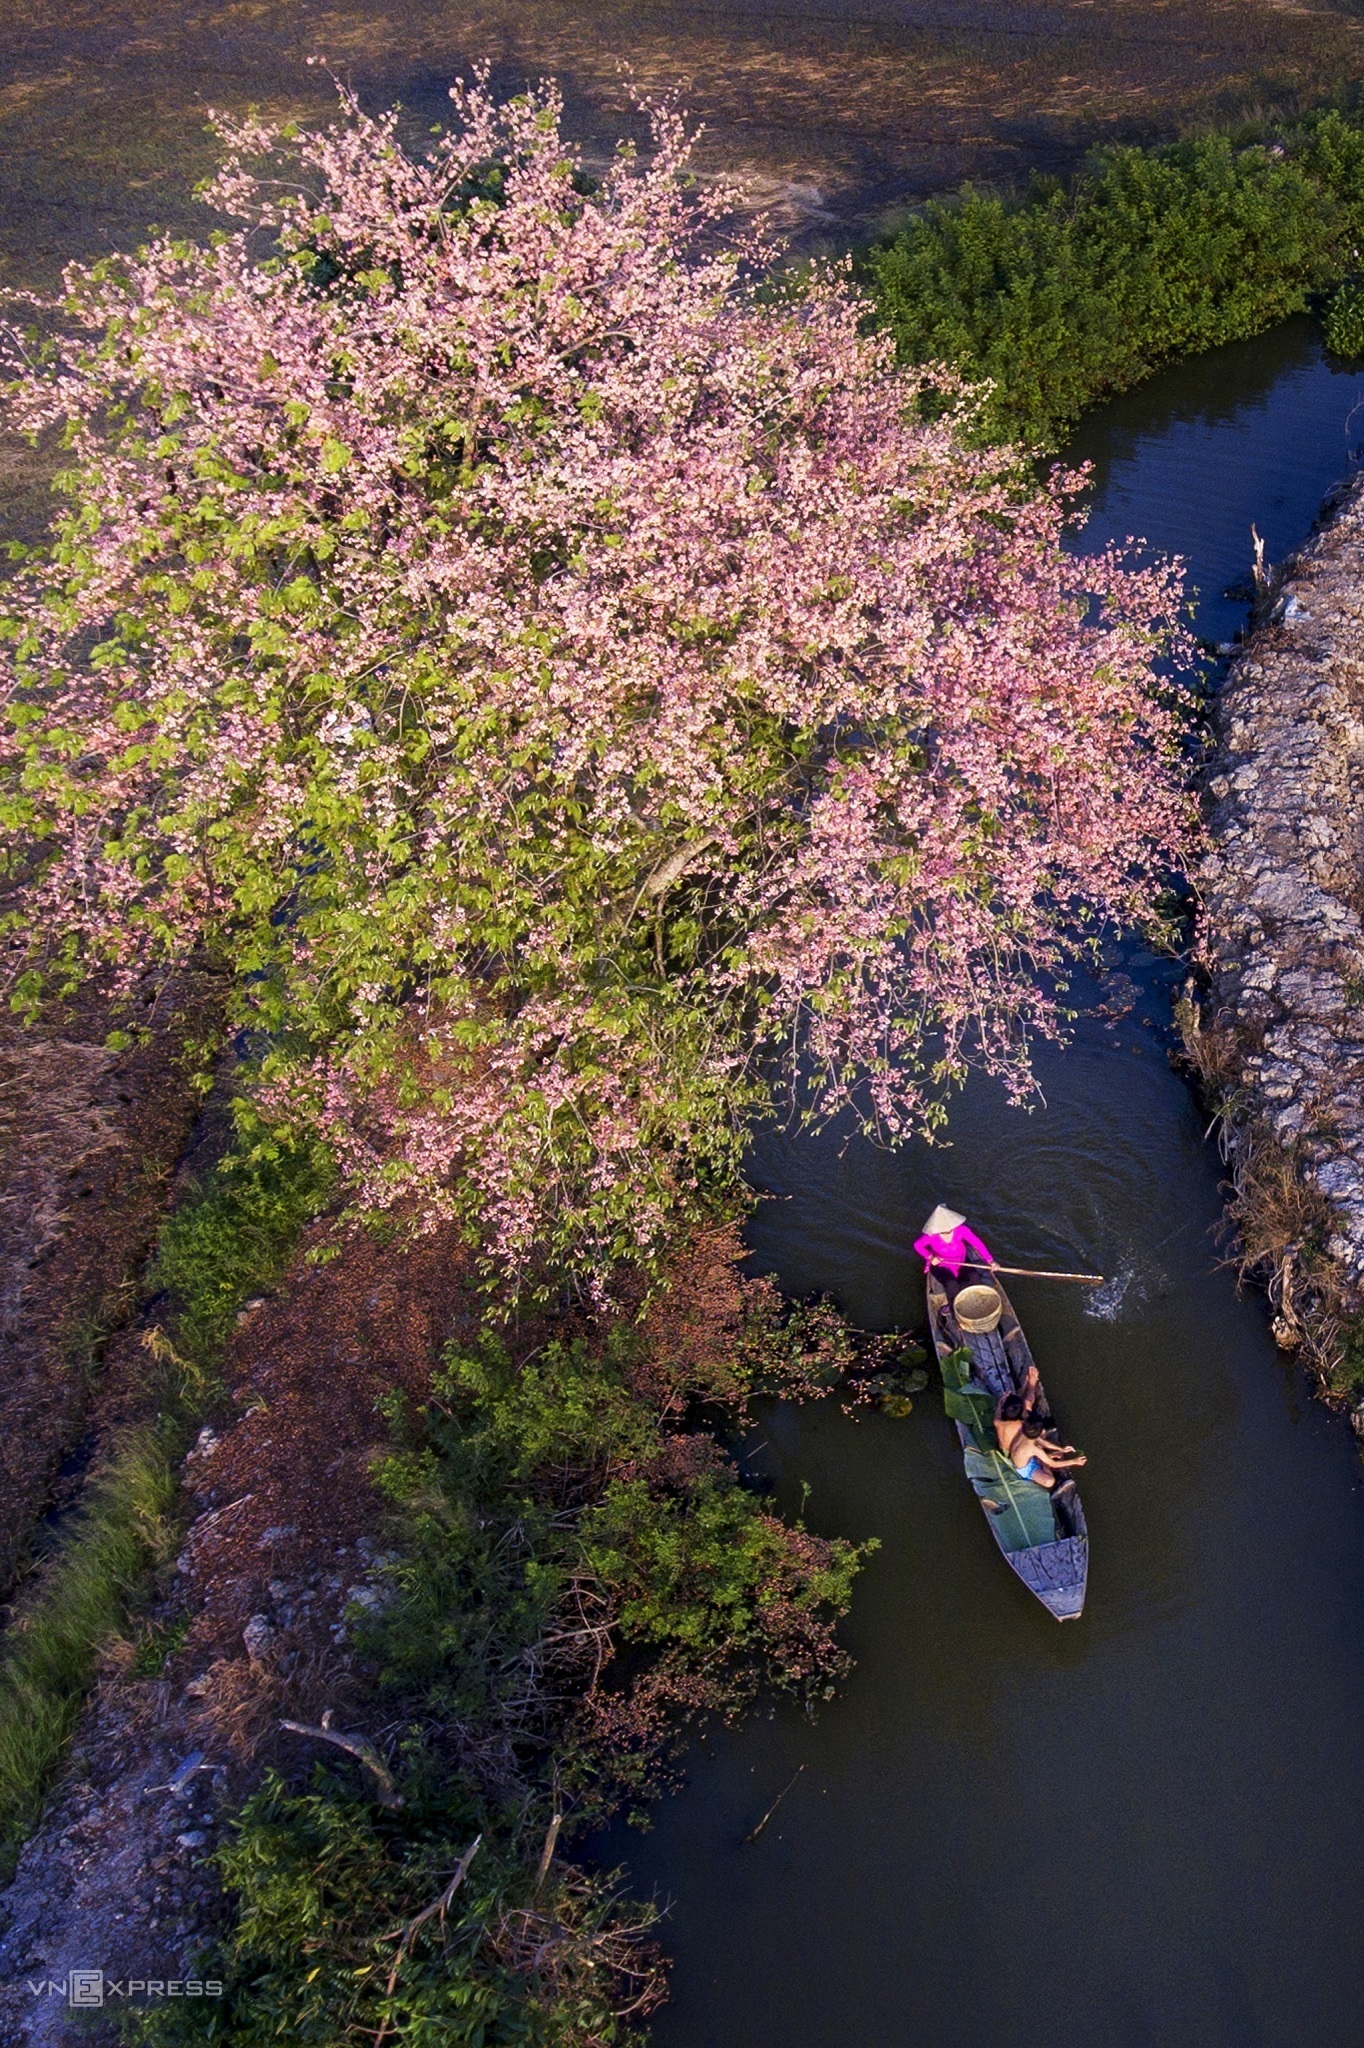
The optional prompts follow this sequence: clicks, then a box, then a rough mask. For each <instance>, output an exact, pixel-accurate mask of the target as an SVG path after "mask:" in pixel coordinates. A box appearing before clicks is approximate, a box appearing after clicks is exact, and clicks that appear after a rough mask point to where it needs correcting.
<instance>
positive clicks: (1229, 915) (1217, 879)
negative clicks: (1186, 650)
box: [1185, 479, 1364, 1395]
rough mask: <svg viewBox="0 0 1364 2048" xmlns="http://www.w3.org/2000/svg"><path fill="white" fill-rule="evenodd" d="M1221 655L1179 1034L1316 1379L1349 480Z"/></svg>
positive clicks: (1348, 1176)
mask: <svg viewBox="0 0 1364 2048" xmlns="http://www.w3.org/2000/svg"><path fill="white" fill-rule="evenodd" d="M1266 602H1267V617H1266V619H1265V621H1264V623H1263V624H1262V625H1261V626H1260V627H1259V628H1258V630H1257V631H1256V632H1255V633H1254V634H1253V635H1252V636H1251V638H1250V640H1249V641H1248V642H1247V644H1246V646H1245V649H1244V651H1243V652H1241V653H1240V654H1239V655H1238V656H1237V657H1236V659H1235V660H1234V661H1233V662H1232V665H1231V669H1230V673H1229V674H1228V676H1227V679H1226V683H1225V685H1224V687H1223V690H1222V693H1221V697H1220V700H1219V705H1218V718H1217V751H1216V755H1215V758H1214V760H1213V761H1212V763H1211V764H1210V771H1209V778H1208V794H1209V798H1210V808H1209V825H1210V829H1211V834H1212V838H1213V841H1214V846H1213V849H1212V851H1211V853H1210V854H1209V856H1208V858H1207V860H1206V861H1205V863H1204V867H1203V870H1202V873H1201V876H1200V895H1201V899H1202V903H1201V912H1200V928H1199V950H1200V954H1201V957H1202V960H1203V963H1204V965H1205V967H1206V969H1207V971H1208V975H1209V986H1208V989H1207V992H1206V995H1205V996H1204V998H1203V999H1202V1000H1201V1001H1199V1002H1196V1003H1195V1002H1191V1003H1190V1005H1189V1006H1188V1010H1187V1014H1186V1019H1185V1035H1186V1040H1187V1042H1188V1044H1189V1048H1190V1052H1191V1054H1192V1055H1193V1057H1194V1059H1195V1061H1196V1063H1197V1064H1198V1066H1199V1067H1200V1069H1201V1070H1202V1072H1203V1074H1204V1077H1205V1079H1206V1080H1207V1081H1208V1082H1209V1083H1210V1084H1211V1086H1212V1088H1213V1090H1214V1092H1215V1095H1216V1098H1217V1100H1218V1102H1219V1105H1220V1107H1221V1109H1222V1111H1223V1117H1224V1143H1225V1145H1226V1147H1227V1151H1228V1157H1229V1161H1230V1163H1231V1165H1232V1169H1233V1180H1234V1184H1235V1201H1234V1212H1235V1220H1236V1222H1237V1224H1238V1227H1239V1229H1240V1232H1241V1236H1242V1242H1243V1248H1244V1256H1245V1259H1246V1263H1247V1266H1248V1267H1249V1266H1254V1267H1256V1268H1258V1269H1259V1271H1260V1272H1261V1274H1262V1275H1264V1276H1265V1277H1267V1278H1268V1280H1269V1282H1270V1288H1271V1293H1272V1294H1273V1297H1274V1299H1275V1303H1276V1306H1277V1309H1278V1317H1277V1320H1276V1325H1275V1333H1276V1335H1277V1337H1278V1338H1279V1341H1280V1342H1281V1343H1282V1344H1283V1345H1284V1346H1285V1348H1294V1347H1295V1346H1296V1345H1297V1344H1299V1343H1302V1344H1303V1345H1304V1347H1305V1349H1306V1352H1307V1355H1308V1356H1309V1358H1310V1360H1311V1362H1312V1363H1313V1364H1314V1365H1315V1366H1316V1368H1317V1370H1318V1371H1319V1373H1320V1375H1321V1377H1322V1379H1323V1382H1324V1383H1325V1385H1326V1388H1327V1390H1328V1391H1330V1392H1333V1393H1336V1394H1339V1395H1345V1394H1346V1393H1350V1392H1353V1391H1354V1389H1353V1386H1352V1382H1354V1381H1355V1380H1356V1379H1358V1378H1359V1377H1360V1374H1359V1372H1358V1370H1357V1366H1358V1364H1359V1363H1361V1362H1364V1361H1357V1360H1356V1359H1355V1358H1354V1357H1353V1355H1352V1345H1351V1326H1352V1324H1353V1323H1354V1321H1355V1320H1356V1319H1357V1318H1358V1317H1359V1316H1360V1314H1361V1311H1364V921H1362V919H1361V911H1362V910H1364V861H1362V860H1361V854H1364V479H1358V480H1354V481H1352V482H1350V483H1349V484H1347V485H1345V486H1342V488H1341V489H1340V490H1339V491H1338V492H1337V493H1336V494H1335V495H1334V497H1333V499H1332V500H1330V501H1328V505H1327V508H1326V511H1325V513H1324V516H1323V523H1322V525H1321V526H1320V528H1319V530H1318V532H1317V534H1316V535H1315V537H1314V538H1313V540H1312V541H1311V542H1310V543H1309V544H1308V545H1307V546H1306V547H1305V548H1304V549H1303V550H1302V552H1301V553H1300V554H1299V555H1297V556H1295V557H1294V558H1293V559H1292V560H1291V561H1290V562H1288V563H1287V564H1285V565H1284V568H1283V571H1282V572H1281V574H1280V575H1279V577H1278V578H1277V579H1276V587H1275V589H1274V591H1273V594H1272V602H1270V601H1269V600H1268V599H1267V601H1266Z"/></svg>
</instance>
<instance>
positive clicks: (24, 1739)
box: [0, 1430, 176, 1858]
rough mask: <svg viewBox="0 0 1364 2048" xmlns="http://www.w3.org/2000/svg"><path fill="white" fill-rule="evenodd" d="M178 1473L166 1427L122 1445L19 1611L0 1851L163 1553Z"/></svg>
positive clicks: (2, 1758) (1, 1734)
mask: <svg viewBox="0 0 1364 2048" xmlns="http://www.w3.org/2000/svg"><path fill="white" fill-rule="evenodd" d="M175 1492H176V1475H175V1466H174V1463H173V1459H172V1455H171V1447H170V1445H169V1443H168V1442H167V1440H166V1435H165V1433H164V1432H157V1431H154V1430H144V1431H139V1432H137V1433H135V1434H133V1435H130V1436H128V1437H126V1438H124V1439H123V1441H122V1442H121V1443H119V1444H118V1446H117V1447H116V1449H115V1450H114V1452H113V1455H112V1456H111V1457H110V1459H109V1461H108V1463H107V1464H106V1465H105V1466H104V1468H103V1470H102V1471H101V1472H100V1473H99V1475H98V1476H97V1477H96V1478H95V1479H94V1480H93V1481H92V1482H91V1485H90V1488H89V1497H88V1499H87V1500H86V1502H85V1505H84V1506H83V1507H82V1509H81V1511H80V1513H79V1515H78V1516H77V1517H76V1518H75V1519H74V1521H73V1522H72V1523H71V1524H70V1525H69V1527H68V1531H67V1533H66V1535H65V1537H64V1539H63V1541H62V1544H61V1547H60V1549H59V1550H58V1552H57V1554H56V1556H55V1557H54V1558H53V1560H52V1562H51V1563H50V1564H49V1566H48V1567H47V1568H46V1569H45V1570H44V1571H43V1573H42V1576H41V1582H40V1590H39V1593H38V1596H37V1598H36V1599H34V1600H33V1601H31V1602H30V1603H28V1604H27V1605H26V1606H25V1607H24V1608H23V1609H22V1610H21V1611H20V1613H19V1614H18V1615H17V1616H16V1618H15V1620H14V1622H13V1623H12V1624H11V1627H10V1630H9V1633H8V1635H7V1636H6V1638H5V1655H4V1661H3V1664H0V1830H3V1833H2V1834H0V1843H2V1844H3V1849H0V1856H3V1855H4V1852H5V1851H8V1853H9V1856H10V1857H11V1858H12V1856H13V1853H14V1850H15V1848H16V1847H17V1844H18V1842H19V1841H20V1840H21V1839H22V1837H23V1835H24V1834H25V1833H26V1832H27V1830H28V1829H29V1828H30V1827H31V1826H32V1824H33V1821H34V1820H35V1818H36V1816H37V1813H38V1809H39V1806H40V1804H41V1799H42V1791H43V1787H44V1786H45V1784H46V1783H47V1780H48V1777H49V1775H50V1773H51V1771H52V1768H53V1766H54V1764H55V1763H56V1762H57V1759H58V1758H59V1757H60V1756H61V1755H62V1753H63V1751H64V1750H65V1748H66V1745H67V1743H68V1741H69V1740H70V1737H71V1733H72V1730H73V1729H74V1727H75V1724H76V1719H77V1716H78V1715H79V1713H80V1709H81V1703H82V1701H83V1699H84V1696H85V1691H86V1688H87V1686H88V1685H89V1682H90V1675H91V1671H92V1668H93V1665H94V1661H95V1657H96V1655H97V1653H98V1649H99V1646H100V1644H101V1643H102V1642H104V1641H105V1640H106V1639H107V1638H108V1637H109V1636H111V1635H112V1634H113V1633H114V1632H115V1631H116V1630H117V1629H118V1628H119V1627H120V1626H121V1625H122V1623H123V1622H124V1620H125V1618H126V1616H127V1613H128V1608H129V1604H130V1602H131V1601H132V1600H133V1599H134V1598H135V1597H136V1594H137V1590H138V1588H139V1587H140V1586H141V1585H142V1584H143V1582H144V1580H145V1577H146V1574H147V1572H148V1571H149V1569H150V1568H151V1567H152V1566H153V1565H155V1564H156V1563H158V1562H159V1561H160V1560H161V1559H162V1558H163V1557H164V1556H165V1554H166V1547H167V1544H168V1542H169V1540H170V1535H171V1521H170V1517H171V1511H172V1508H173V1506H174V1502H175Z"/></svg>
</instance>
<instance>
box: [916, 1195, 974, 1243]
mask: <svg viewBox="0 0 1364 2048" xmlns="http://www.w3.org/2000/svg"><path fill="white" fill-rule="evenodd" d="M965 1221H966V1218H965V1217H964V1216H958V1214H957V1212H956V1210H955V1209H944V1207H943V1205H942V1203H941V1202H939V1204H938V1206H937V1208H936V1209H935V1210H934V1211H933V1214H932V1215H931V1216H930V1217H929V1219H928V1221H927V1223H925V1225H924V1236H925V1237H946V1236H947V1234H948V1232H949V1231H950V1230H955V1229H956V1228H957V1225H958V1224H959V1223H964V1222H965Z"/></svg>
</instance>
